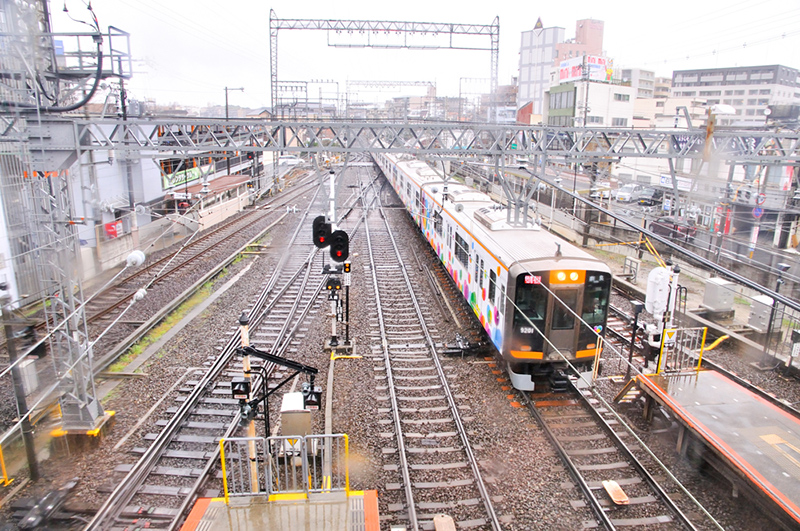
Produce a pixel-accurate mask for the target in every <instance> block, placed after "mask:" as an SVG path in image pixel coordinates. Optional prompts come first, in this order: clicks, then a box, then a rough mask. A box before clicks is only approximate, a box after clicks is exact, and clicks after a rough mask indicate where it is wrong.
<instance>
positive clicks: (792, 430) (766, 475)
mask: <svg viewBox="0 0 800 531" xmlns="http://www.w3.org/2000/svg"><path fill="white" fill-rule="evenodd" d="M637 383H638V386H639V388H640V389H642V391H644V392H645V393H646V394H647V395H648V397H649V398H650V399H651V400H655V401H656V402H658V403H659V404H660V405H661V406H662V407H664V408H666V409H668V410H669V411H670V412H672V413H673V414H674V416H675V417H676V420H677V421H678V422H679V423H680V424H681V425H682V426H683V427H684V431H682V433H681V437H680V438H679V441H678V450H679V451H680V452H681V453H685V452H686V448H687V439H688V438H687V437H686V436H685V431H686V430H688V432H689V433H691V434H692V435H693V436H694V437H695V438H696V439H697V440H699V441H702V442H703V443H704V445H705V451H706V455H704V457H705V458H707V460H709V461H711V464H712V465H715V467H716V466H717V465H718V464H720V463H722V464H723V465H725V466H726V467H727V474H726V473H725V472H723V474H724V475H728V477H729V478H731V479H737V478H738V479H740V480H741V482H744V486H745V487H748V486H749V489H748V490H749V491H750V493H752V494H754V495H755V496H756V498H757V499H756V500H754V501H756V502H758V503H759V505H761V506H762V508H764V509H765V510H766V511H767V514H770V513H771V514H775V510H776V509H780V511H781V514H780V516H779V517H778V518H779V520H780V521H781V522H783V523H784V525H786V526H787V527H788V528H797V526H798V525H800V488H798V486H800V418H797V417H796V416H794V415H792V414H791V413H790V412H788V411H785V410H783V409H781V408H780V407H778V406H776V405H774V404H771V403H770V402H769V401H767V400H765V399H764V398H762V397H760V396H758V395H756V394H754V393H753V392H751V391H750V390H748V389H746V388H744V387H742V386H741V385H739V384H737V383H736V382H733V381H731V380H730V379H728V378H726V377H725V376H724V375H722V374H720V373H718V372H716V371H707V370H702V371H698V372H695V373H691V374H676V375H670V374H664V373H662V374H658V375H656V374H651V375H642V376H639V377H637ZM714 461H716V463H715V462H714ZM717 468H719V467H717ZM731 473H732V474H733V475H734V477H731V476H730V475H729V474H731ZM741 482H740V483H741ZM734 485H736V483H734Z"/></svg>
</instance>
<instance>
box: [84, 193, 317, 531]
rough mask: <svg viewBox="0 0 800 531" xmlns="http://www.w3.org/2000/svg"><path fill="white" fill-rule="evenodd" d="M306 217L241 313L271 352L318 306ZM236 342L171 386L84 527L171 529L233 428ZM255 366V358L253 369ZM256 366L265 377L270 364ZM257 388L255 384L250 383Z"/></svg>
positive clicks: (234, 338) (290, 341)
mask: <svg viewBox="0 0 800 531" xmlns="http://www.w3.org/2000/svg"><path fill="white" fill-rule="evenodd" d="M312 204H313V202H312ZM306 217H307V216H302V218H301V219H302V221H301V222H300V223H299V225H298V227H297V229H296V230H295V233H294V236H293V237H292V241H291V242H290V243H289V245H288V246H287V249H286V251H285V252H284V253H283V255H282V257H283V258H282V260H281V262H280V263H279V265H278V267H276V268H275V269H274V272H273V274H272V275H271V276H270V278H269V280H268V281H267V283H266V284H265V286H264V287H263V289H262V290H261V293H260V295H259V297H258V298H257V300H256V301H255V302H254V303H253V304H252V305H251V307H250V308H249V312H248V313H249V316H250V329H251V336H252V337H253V339H254V340H253V341H252V342H251V344H252V345H253V346H256V347H258V348H261V349H264V350H269V351H270V352H271V353H273V354H276V355H283V353H285V352H286V351H287V349H289V348H290V345H295V346H296V344H295V343H294V342H295V341H299V340H300V337H299V336H298V331H299V326H300V324H301V323H302V322H303V320H304V319H305V317H306V316H307V315H309V313H310V312H312V311H313V309H314V308H315V307H317V306H319V303H318V302H317V300H318V295H319V292H320V291H321V289H322V279H321V275H320V274H319V273H315V268H312V267H311V266H312V262H313V258H314V255H315V249H314V248H313V246H312V245H311V244H310V242H311V231H310V223H306V222H305V219H306ZM305 242H309V243H308V244H306V243H305ZM312 249H314V250H312ZM240 346H241V335H240V331H239V329H236V330H235V331H234V332H233V333H232V334H230V336H229V338H228V340H227V341H226V342H225V344H224V346H223V348H222V350H221V352H220V353H219V355H218V356H216V358H215V359H213V361H212V363H211V365H210V367H209V368H208V369H203V370H200V371H198V370H194V371H191V372H187V374H186V375H185V378H186V379H185V381H183V382H181V383H179V384H177V385H180V386H181V387H177V388H176V389H177V393H176V394H177V395H178V396H176V397H175V400H174V402H175V404H174V405H173V406H172V407H171V408H168V409H167V410H166V415H167V417H166V418H164V419H161V420H159V421H158V422H157V423H156V424H157V426H160V427H162V429H161V431H160V432H159V433H149V434H146V435H145V437H144V439H145V441H150V442H151V444H150V446H148V447H147V448H137V449H135V450H134V453H137V454H141V458H140V459H139V460H138V461H137V462H136V463H135V464H133V465H122V466H120V467H118V469H117V470H118V471H119V472H125V473H126V474H127V475H126V476H125V478H124V479H123V480H122V482H120V483H119V485H118V486H117V487H116V489H114V491H113V492H112V493H111V494H110V496H109V498H108V500H107V501H106V503H105V504H104V505H103V506H102V507H101V508H100V510H99V511H98V512H97V514H96V515H95V517H94V519H93V520H92V522H91V523H90V525H89V526H88V527H87V529H98V530H103V531H105V530H108V529H125V528H126V527H127V526H128V525H131V524H133V523H134V522H136V525H141V526H143V527H144V525H145V524H146V525H147V526H148V527H149V528H152V529H176V528H177V526H178V525H179V524H180V522H181V520H182V518H183V516H184V513H185V512H186V510H187V509H188V507H189V506H190V504H191V503H192V502H193V501H194V499H195V498H196V497H197V495H198V493H199V492H200V491H201V489H202V488H203V485H204V483H205V480H206V479H207V477H208V476H209V474H210V472H211V471H212V469H213V468H214V466H216V463H217V456H218V452H219V439H220V438H221V437H230V436H232V435H233V434H234V432H235V431H236V430H237V429H238V427H239V418H240V414H239V403H238V401H237V400H234V399H233V398H231V393H230V381H231V379H232V378H233V377H234V376H240V375H241V374H242V365H241V362H240V361H239V360H238V359H237V356H236V355H235V353H236V349H237V348H238V347H240ZM258 366H259V365H258V362H256V361H254V363H253V368H254V369H256V367H258ZM263 367H264V370H265V371H266V375H267V377H269V376H270V375H271V374H272V373H273V371H274V368H275V367H274V365H272V364H266V365H263ZM256 370H258V369H256ZM193 378H196V379H193ZM260 385H261V383H260V381H258V380H257V381H255V382H254V386H255V387H256V388H258V387H259V386H260ZM181 395H182V396H181Z"/></svg>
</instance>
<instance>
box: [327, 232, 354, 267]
mask: <svg viewBox="0 0 800 531" xmlns="http://www.w3.org/2000/svg"><path fill="white" fill-rule="evenodd" d="M330 236H331V240H330V241H331V259H333V261H334V262H344V261H345V260H347V257H348V256H350V237H349V236H348V235H347V233H346V232H345V231H343V230H337V231H335V232H333V233H332V234H331V235H330Z"/></svg>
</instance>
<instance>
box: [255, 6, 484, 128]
mask: <svg viewBox="0 0 800 531" xmlns="http://www.w3.org/2000/svg"><path fill="white" fill-rule="evenodd" d="M282 29H288V30H322V31H328V32H334V33H341V32H345V33H362V34H364V35H365V36H366V40H365V42H362V43H358V44H347V43H333V44H332V43H331V42H330V38H329V39H328V46H338V47H358V48H413V49H415V50H416V49H431V50H437V49H450V50H478V51H480V50H486V51H489V52H490V54H491V62H490V72H491V75H490V78H491V90H492V94H493V95H494V94H496V92H497V70H498V62H499V55H500V18H499V17H495V19H494V21H493V22H492V23H491V24H458V23H450V22H406V21H394V20H331V19H328V20H323V19H290V18H285V19H284V18H278V17H277V15H276V14H275V11H274V10H272V9H270V11H269V37H270V39H269V51H270V54H269V55H270V97H271V100H270V101H271V104H272V109H273V113H274V114H275V116H276V117H279V113H280V108H279V105H278V31H279V30H282ZM390 34H394V35H398V34H400V35H403V41H402V43H394V44H385V43H377V42H374V40H373V37H372V35H379V36H380V35H390ZM414 34H420V35H428V34H430V35H434V36H437V37H438V36H447V37H448V40H447V41H446V42H445V43H442V42H440V41H437V43H436V44H435V45H424V44H423V45H416V44H414V45H412V44H409V43H408V38H407V36H408V35H414ZM456 36H466V37H468V38H471V37H480V38H486V37H489V41H490V44H489V46H466V45H462V44H460V43H459V42H456V40H455V39H454V38H455V37H456ZM379 38H380V37H379ZM471 40H472V39H471ZM495 100H496V98H495V97H492V102H495Z"/></svg>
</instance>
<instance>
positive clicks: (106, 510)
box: [86, 187, 321, 531]
mask: <svg viewBox="0 0 800 531" xmlns="http://www.w3.org/2000/svg"><path fill="white" fill-rule="evenodd" d="M320 188H321V187H318V189H317V191H319V189H320ZM313 202H314V200H313V199H312V201H311V202H310V203H309V205H313ZM310 208H311V206H309V209H310ZM307 210H308V209H307ZM303 219H305V216H304V218H303ZM302 221H303V220H301V223H300V224H298V229H297V230H296V231H295V233H294V235H293V238H292V240H294V239H296V237H297V235H298V234H299V232H300V227H301V226H302ZM286 256H288V254H287V253H284V255H283V257H284V259H285V257H286ZM301 267H304V266H301ZM280 273H281V269H280V268H275V270H274V271H273V274H272V276H271V277H270V280H269V281H268V282H267V287H266V288H265V289H264V290H262V292H261V294H260V296H259V297H258V299H257V300H256V302H255V304H254V306H253V310H252V313H254V314H259V313H261V318H263V317H265V316H266V313H262V312H261V311H262V307H264V306H266V303H267V300H268V297H269V295H270V293H271V291H272V288H273V287H274V284H275V282H277V277H278V276H279V275H280ZM259 322H260V321H259V320H258V319H256V320H255V321H254V325H255V326H258V324H259ZM240 345H241V333H240V331H239V329H237V330H236V331H235V332H234V333H233V334H232V335H231V337H230V338H229V339H228V341H227V343H226V344H225V347H224V348H223V350H222V352H221V353H220V355H219V356H218V357H217V358H216V359H215V360H214V363H213V364H212V366H211V367H210V368H209V370H208V371H207V372H206V374H204V375H203V377H202V378H201V379H200V381H199V382H198V384H197V385H196V386H195V387H194V389H193V390H192V392H191V393H190V394H189V396H187V397H186V400H185V401H184V402H183V403H182V404H181V405H180V406H179V407H178V410H177V411H176V412H175V414H174V415H173V416H172V417H171V418H170V420H169V421H168V422H167V425H166V426H165V427H164V428H163V429H162V430H161V432H159V434H158V437H157V438H156V440H155V441H153V443H152V444H151V445H150V446H149V447H148V448H147V450H146V451H145V453H144V455H143V456H142V457H141V458H140V459H139V461H137V462H136V463H135V464H134V465H133V467H132V468H131V470H130V471H129V472H128V475H127V476H126V477H125V478H124V479H123V480H122V481H121V482H120V484H119V485H118V486H117V487H116V488H115V489H114V491H113V492H112V493H111V495H110V496H109V497H108V498H107V500H106V501H105V503H104V504H103V505H102V506H101V507H100V509H99V510H98V511H97V513H96V514H95V516H94V518H93V519H92V520H91V521H90V523H89V525H88V526H87V527H86V531H92V530H95V529H97V530H101V531H102V530H105V529H107V524H108V523H109V522H108V520H109V519H111V520H115V519H116V515H118V514H120V513H121V512H122V510H124V508H125V506H126V505H127V504H128V502H129V501H130V500H131V499H132V498H133V496H134V495H135V494H136V492H137V491H138V489H139V488H140V487H141V485H142V484H143V483H144V480H145V478H146V477H147V476H148V475H149V474H150V472H151V471H152V470H153V468H154V467H155V465H156V464H157V462H158V460H159V459H160V457H161V455H162V454H163V451H164V450H165V449H166V447H167V446H168V445H169V444H170V443H171V442H172V440H173V438H174V436H175V434H176V433H177V432H178V430H179V429H180V427H181V424H183V422H184V420H185V419H186V418H187V417H188V416H189V415H190V414H191V412H192V411H193V410H194V408H195V407H196V405H197V403H198V402H199V400H200V399H201V398H202V396H203V395H204V393H205V390H206V388H207V387H208V386H210V385H211V384H212V383H213V382H214V380H215V379H216V378H217V377H219V375H220V374H221V373H222V371H223V370H224V369H225V367H227V365H228V364H229V362H230V361H231V359H232V358H233V355H234V353H235V352H236V349H237V348H238V347H239V346H240ZM229 430H230V428H229ZM201 479H202V476H201ZM187 503H188V502H186V501H184V504H183V505H187ZM181 514H182V513H178V515H177V517H178V518H180V516H181Z"/></svg>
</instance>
